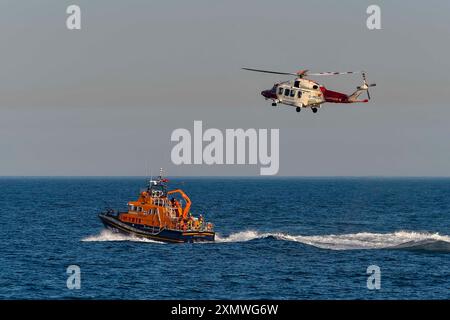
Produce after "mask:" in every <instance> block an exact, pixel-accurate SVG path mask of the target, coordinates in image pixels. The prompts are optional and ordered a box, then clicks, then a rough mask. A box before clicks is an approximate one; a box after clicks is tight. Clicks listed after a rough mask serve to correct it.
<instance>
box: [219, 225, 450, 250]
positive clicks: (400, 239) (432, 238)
mask: <svg viewBox="0 0 450 320" xmlns="http://www.w3.org/2000/svg"><path fill="white" fill-rule="evenodd" d="M269 237H272V238H275V239H278V240H284V241H293V242H300V243H303V244H307V245H311V246H314V247H318V248H322V249H330V250H356V249H388V248H390V249H396V248H398V249H399V248H403V249H405V248H406V249H407V248H417V249H421V248H423V249H427V248H428V249H431V250H433V249H436V250H440V251H448V252H450V237H449V236H446V235H440V234H438V233H426V232H414V231H397V232H394V233H370V232H360V233H351V234H338V235H336V234H330V235H317V236H302V235H289V234H285V233H260V232H257V231H252V230H249V231H242V232H237V233H233V234H231V235H229V236H227V237H221V236H220V235H216V241H217V242H245V241H251V240H255V239H261V238H269ZM437 245H438V246H439V248H437V247H436V246H437Z"/></svg>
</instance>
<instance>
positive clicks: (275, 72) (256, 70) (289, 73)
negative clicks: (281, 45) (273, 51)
mask: <svg viewBox="0 0 450 320" xmlns="http://www.w3.org/2000/svg"><path fill="white" fill-rule="evenodd" d="M242 69H243V70H248V71H255V72H263V73H272V74H283V75H289V76H296V75H297V73H291V72H278V71H270V70H260V69H251V68H242Z"/></svg>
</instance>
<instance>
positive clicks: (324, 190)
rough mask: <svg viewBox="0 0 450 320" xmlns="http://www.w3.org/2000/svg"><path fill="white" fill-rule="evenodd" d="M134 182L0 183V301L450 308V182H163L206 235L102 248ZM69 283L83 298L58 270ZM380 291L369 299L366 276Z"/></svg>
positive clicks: (119, 240) (122, 241)
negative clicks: (373, 275) (435, 303)
mask: <svg viewBox="0 0 450 320" xmlns="http://www.w3.org/2000/svg"><path fill="white" fill-rule="evenodd" d="M145 185H146V181H145V178H0V216H1V220H2V222H1V233H0V248H1V252H0V266H1V268H0V298H1V299H448V298H449V297H450V294H449V293H450V290H449V289H450V255H449V253H450V236H449V235H450V179H444V178H442V179H431V178H417V179H416V178H410V179H394V178H298V179H297V178H296V179H294V178H286V179H284V178H275V179H263V178H253V179H252V178H220V179H219V178H196V179H194V178H185V179H173V180H171V185H172V186H173V187H174V188H175V187H181V188H182V189H184V190H185V191H186V193H187V194H189V195H190V197H191V199H192V201H193V207H192V210H193V212H194V213H195V214H200V213H202V214H204V215H206V218H207V220H211V221H212V222H214V224H215V226H216V232H217V233H218V237H217V241H216V242H215V243H207V244H162V243H157V242H152V241H149V240H140V239H136V238H130V237H126V236H120V235H116V234H112V233H110V232H109V231H105V230H104V228H103V226H102V224H101V222H100V220H99V219H98V217H97V214H98V213H99V211H101V210H102V209H104V208H105V207H107V206H111V207H115V208H123V207H124V206H125V205H126V203H127V201H129V200H132V199H135V198H136V197H137V195H138V193H139V191H140V190H141V189H143V188H144V187H145ZM69 265H78V266H79V267H80V269H81V288H80V289H79V290H69V289H68V288H67V286H66V280H67V277H68V275H67V274H66V268H67V267H68V266H69ZM370 265H377V266H379V267H380V270H381V278H380V279H381V283H380V284H381V288H380V289H379V290H369V289H368V288H367V279H368V276H369V275H368V274H367V268H368V266H370Z"/></svg>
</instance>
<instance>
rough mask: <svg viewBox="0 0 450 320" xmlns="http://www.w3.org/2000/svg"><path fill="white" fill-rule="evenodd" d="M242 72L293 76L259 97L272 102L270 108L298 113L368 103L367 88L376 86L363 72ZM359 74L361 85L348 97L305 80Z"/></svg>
mask: <svg viewBox="0 0 450 320" xmlns="http://www.w3.org/2000/svg"><path fill="white" fill-rule="evenodd" d="M242 69H243V70H248V71H255V72H263V73H272V74H281V75H292V76H295V79H294V80H291V81H284V82H279V83H275V84H274V85H273V87H272V89H268V90H263V91H262V92H261V95H262V96H263V97H264V98H265V99H266V100H269V99H270V100H272V106H274V107H276V106H277V104H278V103H280V104H285V105H288V106H293V107H295V110H296V111H297V112H300V111H301V109H302V108H311V110H312V112H314V113H316V112H317V110H318V109H319V108H320V107H321V106H322V104H323V103H325V102H331V103H356V102H369V100H370V93H369V88H370V87H375V86H376V84H375V83H372V84H368V83H367V79H366V72H364V71H348V72H319V73H309V72H308V70H299V71H297V72H296V73H291V72H278V71H269V70H260V69H251V68H242ZM357 73H360V74H361V75H362V78H363V84H362V85H361V86H358V87H356V91H355V92H353V93H352V94H350V95H347V94H345V93H340V92H336V91H331V90H328V89H327V88H325V87H324V86H323V85H320V84H319V83H317V82H315V81H312V80H310V79H306V78H305V77H306V76H334V75H342V74H357ZM363 92H366V93H367V99H364V100H358V98H359V96H360V95H361V94H362V93H363Z"/></svg>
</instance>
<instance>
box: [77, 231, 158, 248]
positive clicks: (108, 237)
mask: <svg viewBox="0 0 450 320" xmlns="http://www.w3.org/2000/svg"><path fill="white" fill-rule="evenodd" d="M81 241H83V242H103V241H132V242H148V243H159V244H163V243H164V242H160V241H154V240H150V239H146V238H139V237H136V236H131V235H124V234H121V233H117V232H112V231H110V230H107V229H105V230H102V232H101V233H100V234H97V235H93V236H89V237H86V238H83V239H81Z"/></svg>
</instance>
